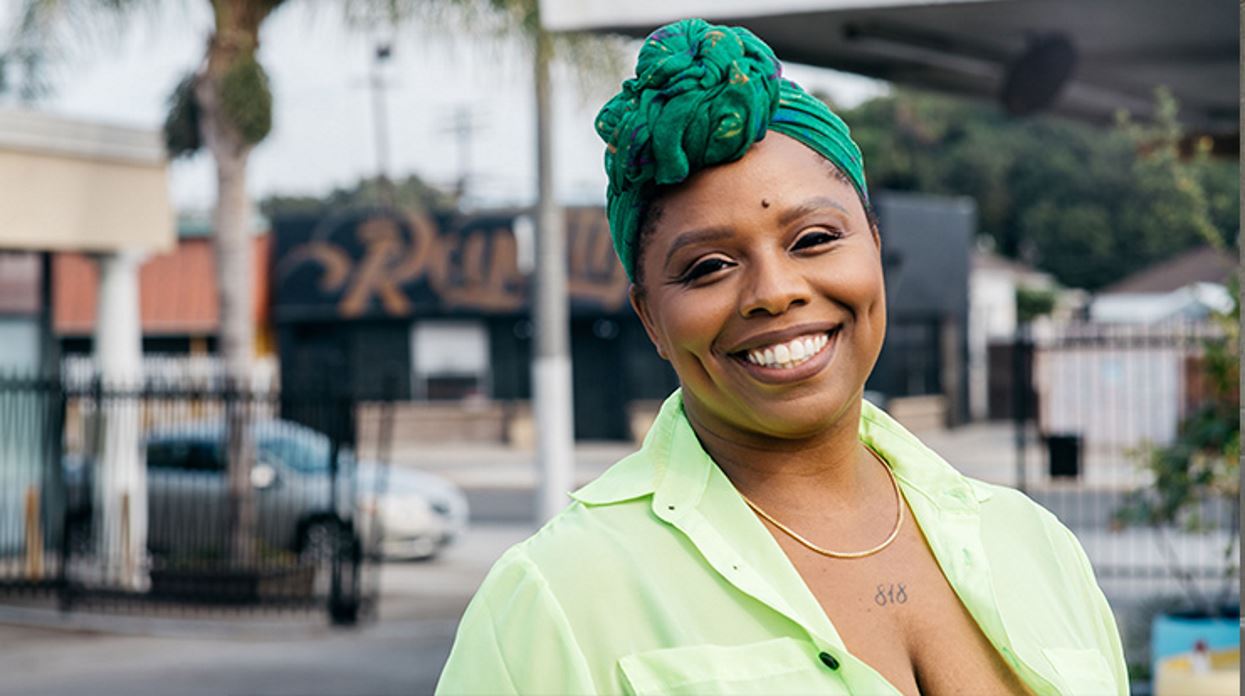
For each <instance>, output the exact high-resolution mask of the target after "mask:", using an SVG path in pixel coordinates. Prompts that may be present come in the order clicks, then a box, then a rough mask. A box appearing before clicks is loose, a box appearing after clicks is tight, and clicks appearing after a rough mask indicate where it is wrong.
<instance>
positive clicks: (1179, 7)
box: [540, 0, 1240, 149]
mask: <svg viewBox="0 0 1245 696" xmlns="http://www.w3.org/2000/svg"><path fill="white" fill-rule="evenodd" d="M540 10H541V18H542V21H543V23H544V25H545V27H546V28H547V29H550V30H553V31H574V30H586V31H599V32H616V33H621V34H625V35H630V36H637V37H639V36H644V35H646V34H647V33H648V32H650V31H651V30H652V29H654V28H656V27H657V26H660V25H661V24H664V23H666V22H669V21H672V20H675V19H679V18H681V17H697V16H700V17H704V18H705V19H708V20H710V21H713V22H715V23H727V24H742V25H744V26H747V27H748V28H750V29H752V30H753V31H754V32H755V33H756V34H757V35H759V36H760V37H761V38H763V39H764V40H765V41H766V42H767V43H769V44H770V45H771V46H772V47H773V48H774V51H775V53H777V54H778V56H779V57H780V58H782V59H783V60H786V61H791V62H795V63H804V64H807V65H813V66H820V67H827V68H834V69H837V70H842V71H846V72H851V73H857V74H860V75H866V76H870V77H875V78H880V79H884V80H889V81H891V82H894V83H896V84H900V85H910V86H914V87H922V88H927V89H932V90H937V91H942V92H947V93H952V94H959V95H968V96H977V97H985V98H989V99H992V100H998V99H1000V98H1001V97H1002V95H1004V94H1008V96H1009V99H1010V100H1011V102H1010V103H1012V104H1013V105H1015V106H1022V107H1023V106H1026V104H1027V103H1028V104H1031V103H1032V102H1033V101H1034V100H1035V98H1036V97H1039V96H1040V95H1041V92H1042V91H1043V90H1050V89H1052V88H1053V89H1054V90H1055V94H1056V97H1055V101H1054V103H1053V105H1052V106H1051V107H1050V110H1051V111H1054V112H1055V113H1059V114H1063V115H1067V116H1072V117H1076V118H1080V119H1084V120H1089V121H1093V122H1099V123H1107V122H1110V121H1111V120H1112V119H1113V118H1114V115H1115V112H1116V111H1117V110H1118V109H1127V110H1129V111H1131V112H1132V113H1134V114H1136V115H1139V116H1146V115H1149V114H1150V113H1151V111H1152V106H1153V91H1154V88H1155V87H1156V86H1158V85H1166V86H1167V87H1168V88H1170V89H1171V91H1172V92H1173V94H1174V95H1175V96H1176V98H1177V99H1178V100H1179V102H1180V107H1181V120H1182V122H1183V123H1185V124H1186V126H1187V127H1188V128H1189V129H1190V130H1191V131H1193V132H1195V133H1199V134H1209V135H1212V136H1216V137H1217V139H1218V140H1219V141H1220V144H1221V145H1222V146H1223V147H1224V148H1225V149H1226V148H1229V147H1230V148H1233V149H1235V147H1236V145H1235V142H1239V134H1240V127H1239V116H1238V102H1237V100H1238V96H1239V87H1238V80H1239V76H1238V72H1239V66H1240V63H1239V60H1240V59H1239V51H1238V47H1239V40H1240V39H1239V36H1238V27H1239V14H1238V13H1239V8H1238V6H1237V5H1236V4H1234V3H1233V2H1232V1H1231V0H1190V1H1188V2H1174V1H1172V0H1093V1H1092V2H1091V1H1087V0H975V1H974V0H959V1H948V0H926V1H924V2H919V1H917V2H914V1H913V0H906V1H896V0H771V1H769V2H758V1H757V0H630V1H629V2H625V3H624V2H617V0H540ZM1061 71H1067V73H1068V74H1069V79H1068V80H1067V82H1066V83H1062V84H1055V85H1052V84H1050V83H1051V82H1052V78H1053V77H1055V76H1057V75H1058V74H1059V73H1060V72H1061ZM1022 111H1023V109H1022Z"/></svg>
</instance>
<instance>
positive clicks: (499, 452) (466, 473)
mask: <svg viewBox="0 0 1245 696" xmlns="http://www.w3.org/2000/svg"><path fill="white" fill-rule="evenodd" d="M914 434H915V435H916V436H917V437H918V438H919V439H920V440H921V441H922V442H923V443H925V445H926V446H928V447H929V448H930V449H932V450H934V451H935V452H937V453H938V454H939V455H941V456H942V457H943V458H944V459H945V460H947V462H949V463H950V464H951V465H952V466H953V467H955V468H956V469H957V470H959V471H960V472H961V473H963V474H964V475H966V476H971V477H973V478H976V479H980V480H982V481H986V482H989V483H996V484H1000V485H1004V486H1012V487H1015V486H1016V485H1017V483H1018V481H1019V476H1018V471H1017V469H1018V467H1017V463H1016V441H1015V429H1014V426H1013V425H1012V424H1011V423H1009V422H987V423H971V424H968V425H964V426H961V427H958V428H954V429H950V430H947V429H939V430H923V431H918V432H915V433H914ZM637 447H638V445H634V444H632V443H628V442H579V443H576V447H575V480H576V485H577V486H582V485H584V484H586V483H588V482H589V481H592V480H593V479H595V478H596V477H597V476H600V475H601V473H603V472H604V471H605V470H606V469H608V468H609V467H610V465H612V464H613V463H614V462H616V461H618V460H619V459H622V458H623V457H625V456H626V455H628V454H630V453H631V452H634V451H635V450H636V448H637ZM1024 459H1025V466H1024V485H1025V488H1026V489H1029V490H1036V491H1067V490H1070V489H1077V490H1091V489H1092V490H1119V489H1121V488H1127V487H1131V486H1132V485H1135V484H1136V483H1137V477H1136V473H1135V466H1134V464H1133V462H1132V461H1130V460H1121V458H1120V457H1119V456H1118V455H1117V456H1115V457H1110V456H1106V455H1105V454H1100V453H1097V452H1092V451H1091V452H1084V453H1082V471H1083V473H1082V477H1081V479H1080V480H1079V481H1065V480H1052V479H1051V477H1050V476H1049V475H1048V474H1047V453H1046V448H1045V447H1044V446H1043V445H1042V443H1041V442H1040V441H1038V439H1037V438H1036V437H1035V436H1033V435H1030V436H1029V437H1028V442H1027V447H1026V448H1025V453H1024ZM392 461H393V464H394V466H399V467H415V468H419V469H423V470H425V471H431V472H433V473H436V474H438V475H440V476H443V477H445V478H447V479H449V480H451V481H453V482H454V483H456V484H458V485H459V486H461V487H462V488H464V489H468V490H471V489H488V490H513V491H530V490H532V489H534V488H535V486H536V485H537V483H538V481H539V471H538V469H537V462H536V453H535V452H533V451H530V450H521V449H515V448H511V447H507V446H505V445H497V444H487V443H479V444H476V443H470V444H432V445H417V444H407V445H405V446H404V447H402V448H400V449H395V451H394V452H393V453H392Z"/></svg>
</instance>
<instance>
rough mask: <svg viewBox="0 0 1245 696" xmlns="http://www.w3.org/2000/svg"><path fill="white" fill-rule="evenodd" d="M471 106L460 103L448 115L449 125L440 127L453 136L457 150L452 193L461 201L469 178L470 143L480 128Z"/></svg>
mask: <svg viewBox="0 0 1245 696" xmlns="http://www.w3.org/2000/svg"><path fill="white" fill-rule="evenodd" d="M476 115H477V114H476V111H475V110H474V109H473V107H471V106H468V105H466V104H460V105H458V106H457V107H456V108H455V109H454V112H453V114H452V115H451V116H450V123H449V125H446V126H443V127H442V128H441V129H440V132H442V133H449V134H451V135H453V136H454V144H455V148H456V149H457V150H458V152H457V153H456V154H457V156H458V176H457V177H456V179H455V181H454V195H455V196H457V197H458V199H459V200H460V201H461V200H462V198H463V196H465V195H467V182H468V181H470V179H471V143H472V141H473V140H475V135H476V133H477V132H478V131H479V130H480V123H479V121H478V120H477V119H476Z"/></svg>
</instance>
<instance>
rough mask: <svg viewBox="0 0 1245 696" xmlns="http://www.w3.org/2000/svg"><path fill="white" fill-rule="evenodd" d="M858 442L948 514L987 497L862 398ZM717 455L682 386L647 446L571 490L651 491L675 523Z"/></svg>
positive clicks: (587, 493)
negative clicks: (698, 429)
mask: <svg viewBox="0 0 1245 696" xmlns="http://www.w3.org/2000/svg"><path fill="white" fill-rule="evenodd" d="M860 440H861V442H863V443H864V444H865V445H867V446H868V447H870V448H871V449H873V450H874V451H875V452H877V453H878V454H879V455H880V456H881V457H882V458H883V459H884V460H886V462H887V463H888V464H890V466H891V470H892V471H894V473H895V476H896V478H898V479H899V480H900V481H901V483H903V484H904V488H905V489H906V490H907V491H909V492H917V493H919V494H921V495H922V496H924V497H926V498H927V499H929V501H930V502H931V503H933V504H934V505H935V506H937V507H938V508H939V509H941V510H943V511H947V512H962V513H975V512H976V510H977V506H978V504H979V503H981V502H983V501H985V500H987V499H988V498H989V497H990V492H989V490H988V489H987V488H986V487H984V486H974V485H973V484H972V482H971V481H970V480H969V479H967V478H966V477H964V476H963V475H962V474H960V473H959V472H958V471H956V470H955V469H954V468H952V467H951V465H950V464H948V463H947V462H946V461H944V460H943V459H942V457H940V456H938V454H937V453H935V452H934V451H933V450H931V449H929V448H928V447H926V446H925V445H924V444H922V443H921V441H920V440H918V439H917V438H916V436H914V435H913V434H912V433H910V432H908V431H907V430H906V429H905V428H904V427H903V426H902V425H900V424H899V423H898V422H896V421H895V420H894V419H893V418H891V417H890V416H888V415H887V414H886V413H885V412H883V411H882V410H881V409H879V408H878V407H876V406H874V405H873V404H871V403H869V402H868V401H865V402H863V405H862V409H861V417H860ZM712 466H715V465H714V463H713V460H712V459H711V458H710V457H709V455H708V454H707V453H706V452H705V450H704V448H703V447H702V446H701V445H700V441H699V439H697V437H696V433H695V432H694V431H693V430H692V425H691V423H690V422H689V421H688V419H687V415H686V413H684V410H683V393H682V390H675V392H674V393H673V394H671V395H670V397H669V398H667V399H666V401H665V403H664V404H662V407H661V411H660V412H659V413H658V415H657V419H656V420H655V421H654V422H653V427H652V428H651V429H650V430H649V433H648V435H647V436H646V437H645V438H644V444H643V445H642V446H641V448H640V450H639V451H638V452H635V453H633V454H631V455H629V456H627V457H625V458H623V459H622V460H621V461H619V462H618V463H617V464H615V465H614V466H612V467H610V469H609V470H608V471H606V472H605V473H604V474H602V475H601V476H600V477H599V478H597V479H596V480H595V481H593V482H592V483H589V484H588V485H586V486H584V487H583V488H581V489H579V490H578V491H576V492H574V493H572V494H571V497H572V498H574V499H575V500H577V501H579V502H581V503H583V504H585V505H610V504H613V503H620V502H623V501H626V500H632V499H635V498H639V497H643V496H647V495H652V496H653V503H652V505H653V512H654V513H655V514H656V515H657V516H658V517H659V518H661V519H664V520H667V521H670V520H671V519H672V518H674V517H677V516H680V515H681V514H682V512H683V511H685V510H688V509H691V508H694V507H695V506H696V505H697V504H699V502H700V499H701V496H702V495H703V494H704V490H705V485H706V481H707V480H708V475H709V467H712Z"/></svg>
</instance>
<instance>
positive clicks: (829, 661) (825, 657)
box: [817, 652, 839, 669]
mask: <svg viewBox="0 0 1245 696" xmlns="http://www.w3.org/2000/svg"><path fill="white" fill-rule="evenodd" d="M817 657H820V658H821V661H822V662H824V663H825V665H826V666H827V667H829V668H830V669H838V668H839V661H838V660H836V659H834V655H831V654H830V653H828V652H824V653H821V654H820V655H818V656H817Z"/></svg>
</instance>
